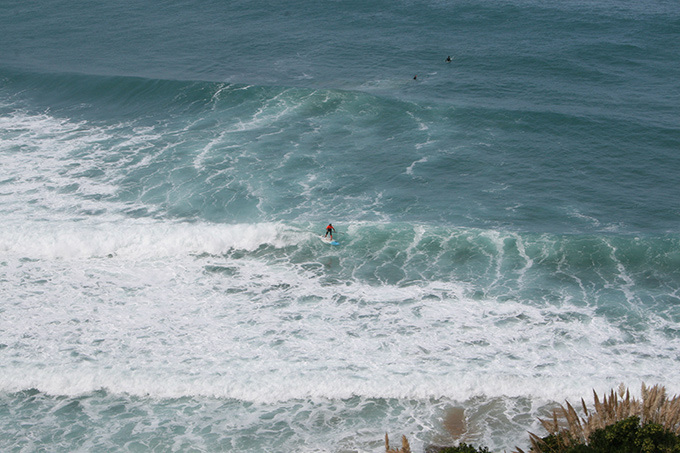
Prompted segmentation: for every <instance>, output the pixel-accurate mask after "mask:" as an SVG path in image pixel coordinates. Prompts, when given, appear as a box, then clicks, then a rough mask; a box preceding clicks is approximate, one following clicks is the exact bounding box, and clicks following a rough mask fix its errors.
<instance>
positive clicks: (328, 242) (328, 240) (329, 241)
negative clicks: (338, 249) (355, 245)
mask: <svg viewBox="0 0 680 453" xmlns="http://www.w3.org/2000/svg"><path fill="white" fill-rule="evenodd" d="M321 241H322V242H325V243H326V244H329V245H340V243H339V242H338V241H331V238H330V237H328V236H326V237H324V236H321Z"/></svg>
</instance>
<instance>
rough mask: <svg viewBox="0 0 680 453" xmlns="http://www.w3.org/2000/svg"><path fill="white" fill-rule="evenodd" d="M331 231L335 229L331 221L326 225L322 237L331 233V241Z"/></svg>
mask: <svg viewBox="0 0 680 453" xmlns="http://www.w3.org/2000/svg"><path fill="white" fill-rule="evenodd" d="M333 231H335V228H333V224H332V223H329V224H328V226H327V227H326V234H324V235H323V237H326V236H328V235H329V234H330V235H331V241H332V240H333Z"/></svg>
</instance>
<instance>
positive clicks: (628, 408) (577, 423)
mask: <svg viewBox="0 0 680 453" xmlns="http://www.w3.org/2000/svg"><path fill="white" fill-rule="evenodd" d="M593 396H594V410H592V411H588V408H587V407H586V403H585V401H583V398H581V406H582V409H583V414H584V415H583V416H579V415H578V414H577V413H576V410H575V409H574V408H573V406H572V405H571V404H569V402H567V403H566V407H565V406H560V408H559V409H556V410H555V411H553V416H552V418H551V419H549V420H542V419H541V420H540V422H541V424H542V425H543V427H544V428H545V429H546V430H547V431H548V434H552V435H555V436H558V437H560V438H561V440H562V442H563V445H565V446H567V447H568V446H572V445H578V444H587V442H588V439H589V437H590V435H591V434H592V433H593V432H594V431H595V430H597V429H600V428H604V427H605V426H608V425H611V424H614V423H616V422H619V421H621V420H625V419H627V418H629V417H632V416H634V415H635V416H637V417H639V418H640V423H641V424H642V425H645V424H647V423H657V424H659V425H661V426H663V427H664V428H665V429H667V430H669V431H671V432H673V433H675V434H676V435H680V397H678V396H673V397H672V398H669V397H668V396H667V395H666V389H665V388H664V387H663V386H659V385H655V386H653V387H647V386H646V385H645V384H642V392H641V399H640V400H637V399H635V398H634V397H631V396H630V392H629V391H628V389H627V388H626V387H625V386H624V385H623V384H621V385H620V386H619V388H618V390H617V391H614V390H612V391H611V392H610V393H609V396H607V395H605V396H604V397H603V398H602V400H601V401H600V398H599V397H598V395H597V393H596V392H595V391H594V390H593ZM529 436H530V439H531V450H530V451H532V452H540V451H542V449H541V446H542V445H544V442H543V440H542V439H541V438H540V437H538V436H537V435H535V434H533V433H529ZM518 451H521V450H519V449H518Z"/></svg>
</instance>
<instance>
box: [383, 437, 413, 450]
mask: <svg viewBox="0 0 680 453" xmlns="http://www.w3.org/2000/svg"><path fill="white" fill-rule="evenodd" d="M385 452H386V453H411V446H410V445H409V444H408V440H407V439H406V436H401V448H390V439H389V437H387V433H385Z"/></svg>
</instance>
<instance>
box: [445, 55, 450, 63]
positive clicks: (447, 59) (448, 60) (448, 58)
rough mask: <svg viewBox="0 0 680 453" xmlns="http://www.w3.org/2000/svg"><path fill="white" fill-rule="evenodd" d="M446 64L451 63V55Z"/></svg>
mask: <svg viewBox="0 0 680 453" xmlns="http://www.w3.org/2000/svg"><path fill="white" fill-rule="evenodd" d="M446 62H447V63H451V55H449V56H448V57H446Z"/></svg>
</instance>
